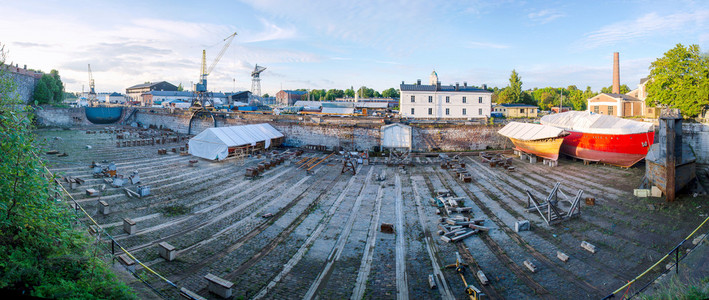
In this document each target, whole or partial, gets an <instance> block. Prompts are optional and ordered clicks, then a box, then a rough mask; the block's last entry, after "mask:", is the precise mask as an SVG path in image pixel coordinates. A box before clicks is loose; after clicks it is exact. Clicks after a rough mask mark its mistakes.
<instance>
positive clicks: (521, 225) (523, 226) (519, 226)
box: [515, 220, 531, 232]
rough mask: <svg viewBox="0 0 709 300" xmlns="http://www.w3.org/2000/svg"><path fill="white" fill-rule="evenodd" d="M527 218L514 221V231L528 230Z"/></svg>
mask: <svg viewBox="0 0 709 300" xmlns="http://www.w3.org/2000/svg"><path fill="white" fill-rule="evenodd" d="M530 227H531V226H530V224H529V220H522V221H517V222H515V232H521V231H527V230H530Z"/></svg>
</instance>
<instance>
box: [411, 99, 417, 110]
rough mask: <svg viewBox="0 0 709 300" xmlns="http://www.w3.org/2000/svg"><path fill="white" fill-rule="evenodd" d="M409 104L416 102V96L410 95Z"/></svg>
mask: <svg viewBox="0 0 709 300" xmlns="http://www.w3.org/2000/svg"><path fill="white" fill-rule="evenodd" d="M411 102H416V96H414V95H411ZM411 114H413V113H411Z"/></svg>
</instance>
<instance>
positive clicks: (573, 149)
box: [560, 131, 655, 168]
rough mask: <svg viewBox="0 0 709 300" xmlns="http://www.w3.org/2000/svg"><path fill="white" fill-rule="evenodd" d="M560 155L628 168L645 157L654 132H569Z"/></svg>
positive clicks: (653, 137)
mask: <svg viewBox="0 0 709 300" xmlns="http://www.w3.org/2000/svg"><path fill="white" fill-rule="evenodd" d="M569 132H570V133H571V134H569V135H568V136H566V137H565V138H564V143H563V144H561V150H560V151H561V153H563V154H566V155H568V156H571V157H575V158H578V159H583V160H588V161H597V162H602V163H606V164H611V165H616V166H620V167H625V168H629V167H631V166H633V165H634V164H635V163H637V162H639V161H640V160H642V159H643V158H645V156H646V155H647V152H648V150H650V146H651V145H652V143H653V141H654V139H655V132H654V131H650V132H643V133H634V134H597V133H584V132H578V131H569Z"/></svg>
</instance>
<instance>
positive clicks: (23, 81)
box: [7, 72, 39, 104]
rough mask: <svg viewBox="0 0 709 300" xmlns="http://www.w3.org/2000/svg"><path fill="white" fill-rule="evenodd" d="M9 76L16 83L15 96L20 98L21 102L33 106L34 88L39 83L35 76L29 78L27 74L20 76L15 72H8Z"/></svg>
mask: <svg viewBox="0 0 709 300" xmlns="http://www.w3.org/2000/svg"><path fill="white" fill-rule="evenodd" d="M7 76H10V78H12V81H14V82H15V95H13V96H17V97H19V98H20V101H22V103H25V104H32V103H34V102H33V101H32V95H33V94H34V87H35V85H37V82H39V79H37V78H36V77H33V76H28V75H25V74H19V73H14V72H8V73H7Z"/></svg>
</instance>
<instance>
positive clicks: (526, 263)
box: [524, 260, 537, 273]
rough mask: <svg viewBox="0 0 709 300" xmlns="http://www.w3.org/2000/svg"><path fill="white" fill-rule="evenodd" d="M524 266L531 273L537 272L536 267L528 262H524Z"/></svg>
mask: <svg viewBox="0 0 709 300" xmlns="http://www.w3.org/2000/svg"><path fill="white" fill-rule="evenodd" d="M524 266H525V267H527V269H529V271H531V272H532V273H535V272H537V266H535V265H534V263H532V262H531V261H529V260H525V261H524Z"/></svg>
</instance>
